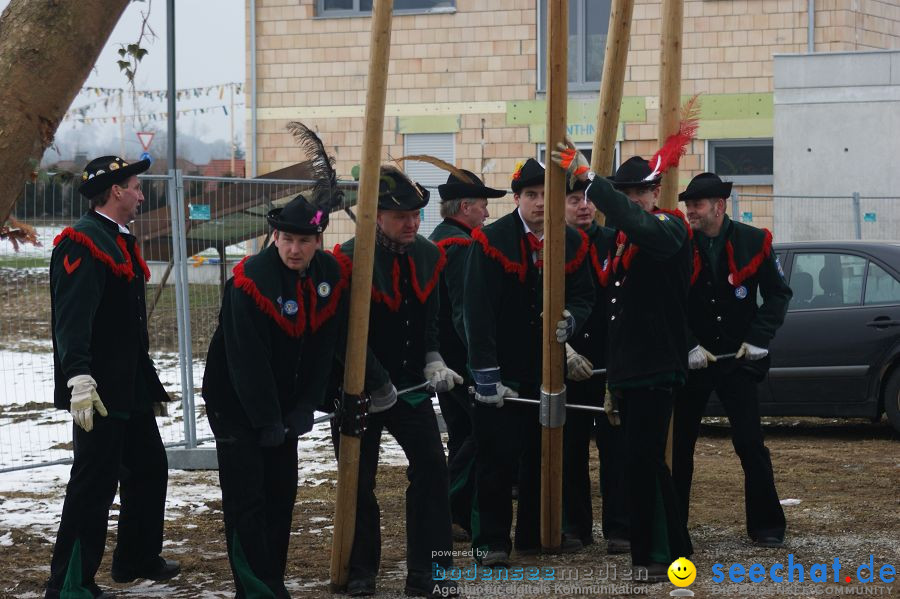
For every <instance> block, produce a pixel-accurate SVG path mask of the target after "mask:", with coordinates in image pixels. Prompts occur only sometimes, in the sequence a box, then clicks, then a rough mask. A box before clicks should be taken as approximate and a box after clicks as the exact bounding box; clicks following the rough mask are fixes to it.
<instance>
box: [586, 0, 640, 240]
mask: <svg viewBox="0 0 900 599" xmlns="http://www.w3.org/2000/svg"><path fill="white" fill-rule="evenodd" d="M633 13H634V0H613V2H612V7H611V8H610V13H609V29H608V34H607V37H606V54H605V55H604V58H603V78H602V79H601V80H600V107H599V109H598V110H597V129H596V132H595V134H594V147H593V154H592V156H591V170H592V171H594V172H595V173H597V174H598V175H601V176H606V175H611V174H612V172H611V171H610V167H611V166H612V164H613V159H614V158H615V157H616V137H617V135H616V134H617V132H618V128H619V111H620V109H621V108H622V89H623V88H624V87H625V66H626V64H627V58H628V42H629V40H630V39H631V18H632V14H633ZM596 218H597V221H598V222H599V223H601V224H602V223H603V221H604V220H605V218H604V216H603V213H602V212H599V211H598V212H597V216H596Z"/></svg>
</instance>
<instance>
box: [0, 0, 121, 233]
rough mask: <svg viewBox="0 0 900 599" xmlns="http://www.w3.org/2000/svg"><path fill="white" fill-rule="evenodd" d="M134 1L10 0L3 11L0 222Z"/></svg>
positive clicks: (0, 20) (0, 35)
mask: <svg viewBox="0 0 900 599" xmlns="http://www.w3.org/2000/svg"><path fill="white" fill-rule="evenodd" d="M128 3H129V0H12V1H11V2H10V3H9V6H7V7H6V10H4V11H3V14H2V15H0V224H2V223H3V222H5V221H6V219H7V218H8V217H9V214H10V212H12V208H13V206H14V205H15V203H16V200H18V199H19V196H20V195H21V194H22V189H23V183H24V182H25V181H27V180H28V177H29V176H30V174H31V172H32V171H33V170H35V169H36V164H37V162H39V161H40V159H41V157H42V156H43V155H44V151H45V150H46V149H47V147H48V146H49V145H50V144H51V143H52V142H53V136H54V135H55V134H56V129H57V128H58V127H59V122H60V121H61V120H62V118H63V116H64V115H65V113H66V110H67V109H68V108H69V106H70V105H71V104H72V101H73V100H74V99H75V96H76V95H77V94H78V90H79V89H80V88H81V86H82V84H83V83H84V81H85V79H87V76H88V73H89V72H90V70H91V69H92V68H93V66H94V63H95V62H96V61H97V57H98V56H99V55H100V51H101V50H102V49H103V46H104V45H105V44H106V40H107V39H108V38H109V36H110V34H111V33H112V30H113V28H114V27H115V26H116V23H117V22H118V21H119V17H121V16H122V12H123V11H124V10H125V7H126V6H128Z"/></svg>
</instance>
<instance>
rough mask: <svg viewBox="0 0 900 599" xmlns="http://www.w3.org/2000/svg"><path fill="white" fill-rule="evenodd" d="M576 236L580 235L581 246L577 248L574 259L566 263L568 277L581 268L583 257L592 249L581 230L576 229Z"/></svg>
mask: <svg viewBox="0 0 900 599" xmlns="http://www.w3.org/2000/svg"><path fill="white" fill-rule="evenodd" d="M577 231H578V234H579V235H581V245H580V246H578V251H577V252H576V253H575V257H574V258H572V259H571V260H569V261H568V262H566V274H567V275H570V274H572V273H573V272H575V271H576V270H578V267H579V266H581V263H582V262H584V259H585V257H586V256H587V255H588V250H590V249H591V248H592V247H594V246H593V245H592V244H591V240H590V239H588V236H587V233H585V232H584V231H582V230H581V229H577Z"/></svg>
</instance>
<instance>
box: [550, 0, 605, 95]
mask: <svg viewBox="0 0 900 599" xmlns="http://www.w3.org/2000/svg"><path fill="white" fill-rule="evenodd" d="M611 2H612V0H569V67H568V72H569V89H570V90H574V91H579V90H582V91H584V90H591V91H597V90H598V89H599V85H600V77H601V75H602V74H603V56H604V54H605V52H606V34H607V30H608V29H609V13H610V4H611ZM538 47H539V48H540V52H539V53H538V90H539V91H545V90H546V89H547V74H546V71H547V0H538Z"/></svg>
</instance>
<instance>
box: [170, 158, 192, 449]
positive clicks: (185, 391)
mask: <svg viewBox="0 0 900 599" xmlns="http://www.w3.org/2000/svg"><path fill="white" fill-rule="evenodd" d="M168 195H169V214H170V215H171V218H172V261H173V264H174V268H175V277H174V278H175V316H176V322H177V325H178V355H179V357H181V363H180V365H179V368H180V371H181V407H182V415H183V418H184V442H185V447H187V448H188V449H191V448H194V447H196V446H197V429H196V423H195V422H194V381H193V378H194V377H193V372H192V368H193V358H192V351H191V316H190V314H191V312H190V300H189V297H190V296H189V293H188V275H187V256H185V255H184V254H185V252H186V251H187V239H186V237H185V231H184V179H182V173H181V170H177V169H170V170H169V180H168Z"/></svg>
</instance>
